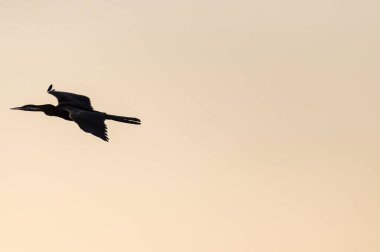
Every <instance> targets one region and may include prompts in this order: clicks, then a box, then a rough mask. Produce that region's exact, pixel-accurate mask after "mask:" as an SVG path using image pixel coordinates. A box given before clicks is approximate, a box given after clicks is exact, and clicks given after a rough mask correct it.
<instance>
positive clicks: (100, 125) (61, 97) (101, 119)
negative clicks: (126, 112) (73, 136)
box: [11, 84, 141, 142]
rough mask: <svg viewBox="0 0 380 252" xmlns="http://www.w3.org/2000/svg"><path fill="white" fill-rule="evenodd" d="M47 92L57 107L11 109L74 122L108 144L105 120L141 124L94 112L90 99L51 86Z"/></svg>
mask: <svg viewBox="0 0 380 252" xmlns="http://www.w3.org/2000/svg"><path fill="white" fill-rule="evenodd" d="M47 92H48V93H49V94H51V95H53V96H55V97H56V98H57V100H58V105H57V106H54V105H52V104H43V105H33V104H28V105H24V106H22V107H15V108H11V109H13V110H22V111H36V112H37V111H39V112H44V113H45V114H46V115H47V116H55V117H60V118H62V119H65V120H68V121H74V122H75V123H76V124H78V126H79V128H81V129H82V130H83V131H85V132H87V133H90V134H93V135H94V136H96V137H98V138H100V139H102V140H104V141H106V142H108V140H109V138H108V133H107V125H106V124H105V120H113V121H117V122H122V123H129V124H136V125H140V124H141V120H140V119H138V118H134V117H124V116H116V115H110V114H107V113H104V112H99V111H96V110H94V108H93V107H92V105H91V101H90V98H88V97H87V96H84V95H79V94H74V93H69V92H61V91H56V90H55V89H53V85H52V84H51V85H50V86H49V88H48V90H47Z"/></svg>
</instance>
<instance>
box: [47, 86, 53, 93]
mask: <svg viewBox="0 0 380 252" xmlns="http://www.w3.org/2000/svg"><path fill="white" fill-rule="evenodd" d="M52 90H53V84H50V86H49V88H48V90H47V91H48V92H50V91H52Z"/></svg>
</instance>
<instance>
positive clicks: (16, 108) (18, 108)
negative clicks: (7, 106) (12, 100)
mask: <svg viewBox="0 0 380 252" xmlns="http://www.w3.org/2000/svg"><path fill="white" fill-rule="evenodd" d="M11 109H13V110H22V107H15V108H11Z"/></svg>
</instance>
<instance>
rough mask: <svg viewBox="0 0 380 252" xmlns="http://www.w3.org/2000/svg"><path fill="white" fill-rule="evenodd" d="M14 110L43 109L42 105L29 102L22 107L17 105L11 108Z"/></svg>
mask: <svg viewBox="0 0 380 252" xmlns="http://www.w3.org/2000/svg"><path fill="white" fill-rule="evenodd" d="M11 109H13V110H23V111H43V110H42V108H41V106H38V105H33V104H28V105H25V106H22V107H15V108H11Z"/></svg>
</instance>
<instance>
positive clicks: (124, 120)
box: [106, 114, 141, 124]
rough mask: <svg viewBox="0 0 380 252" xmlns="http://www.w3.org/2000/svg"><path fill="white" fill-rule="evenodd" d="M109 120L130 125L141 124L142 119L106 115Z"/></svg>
mask: <svg viewBox="0 0 380 252" xmlns="http://www.w3.org/2000/svg"><path fill="white" fill-rule="evenodd" d="M106 119H107V120H114V121H118V122H122V123H130V124H141V121H140V119H138V118H134V117H124V116H115V115H108V114H106Z"/></svg>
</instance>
